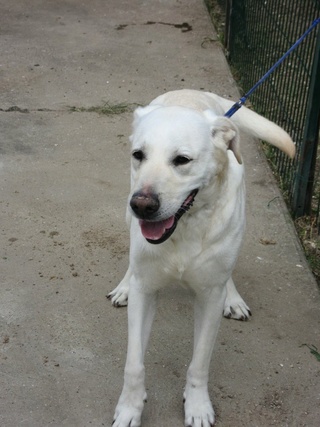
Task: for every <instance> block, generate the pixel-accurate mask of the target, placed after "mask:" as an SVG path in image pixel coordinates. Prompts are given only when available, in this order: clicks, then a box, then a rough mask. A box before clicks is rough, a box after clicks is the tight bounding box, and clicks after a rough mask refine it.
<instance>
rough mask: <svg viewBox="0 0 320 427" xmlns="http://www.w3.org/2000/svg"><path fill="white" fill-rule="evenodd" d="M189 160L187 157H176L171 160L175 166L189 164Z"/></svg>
mask: <svg viewBox="0 0 320 427" xmlns="http://www.w3.org/2000/svg"><path fill="white" fill-rule="evenodd" d="M190 162H191V159H190V158H189V157H187V156H177V157H175V158H174V159H173V164H174V165H175V166H182V165H186V164H187V163H190Z"/></svg>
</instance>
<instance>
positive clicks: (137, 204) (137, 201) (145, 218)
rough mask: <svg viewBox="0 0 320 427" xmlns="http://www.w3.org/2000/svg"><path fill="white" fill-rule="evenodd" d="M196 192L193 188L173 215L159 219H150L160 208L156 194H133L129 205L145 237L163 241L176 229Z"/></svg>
mask: <svg viewBox="0 0 320 427" xmlns="http://www.w3.org/2000/svg"><path fill="white" fill-rule="evenodd" d="M197 193H198V189H196V190H193V191H192V192H191V193H190V194H189V196H188V197H187V198H186V199H185V201H184V202H183V203H182V205H181V206H180V208H179V209H178V211H177V212H176V213H175V214H174V215H172V216H170V217H169V218H167V219H164V220H161V221H156V220H152V219H151V218H152V216H154V215H155V214H156V213H157V212H158V210H159V208H160V201H159V198H158V196H157V195H155V194H144V193H142V192H137V193H135V194H133V196H132V198H131V200H130V206H131V209H132V210H133V212H134V214H135V216H136V217H137V218H138V219H139V225H140V229H141V232H142V235H143V236H144V237H145V239H146V240H147V241H148V242H149V243H152V244H159V243H163V242H165V241H166V240H167V239H168V238H169V237H170V236H171V235H172V233H173V232H174V230H175V229H176V227H177V224H178V221H179V219H180V218H181V217H182V215H183V214H184V213H186V212H187V211H188V210H189V209H190V208H191V206H192V204H193V202H194V198H195V196H196V194H197Z"/></svg>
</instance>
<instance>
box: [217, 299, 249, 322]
mask: <svg viewBox="0 0 320 427" xmlns="http://www.w3.org/2000/svg"><path fill="white" fill-rule="evenodd" d="M223 315H224V317H227V318H228V319H236V320H248V319H249V317H250V316H251V311H250V308H249V307H248V306H247V304H246V303H245V302H244V301H243V299H242V298H241V297H240V295H239V296H237V297H233V298H228V297H227V298H226V302H225V305H224V310H223Z"/></svg>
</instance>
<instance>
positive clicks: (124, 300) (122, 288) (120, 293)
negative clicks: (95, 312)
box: [107, 282, 129, 307]
mask: <svg viewBox="0 0 320 427" xmlns="http://www.w3.org/2000/svg"><path fill="white" fill-rule="evenodd" d="M128 293H129V286H127V285H126V284H124V283H122V282H121V283H120V284H119V285H118V286H117V287H116V288H115V289H114V290H113V291H111V292H110V293H109V294H108V295H107V298H108V299H109V300H110V301H111V302H112V305H113V306H114V307H124V306H126V305H128Z"/></svg>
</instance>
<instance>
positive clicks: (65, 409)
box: [0, 0, 320, 427]
mask: <svg viewBox="0 0 320 427" xmlns="http://www.w3.org/2000/svg"><path fill="white" fill-rule="evenodd" d="M0 11H1V13H0V41H1V44H0V49H1V56H0V79H1V80H0V85H1V93H0V97H1V98H0V109H1V111H0V121H1V134H0V156H1V158H0V215H1V228H0V230H1V246H0V247H1V253H0V284H1V287H0V292H1V298H0V327H1V329H0V330H1V335H0V378H1V388H0V426H2V427H16V426H27V427H44V426H55V427H60V426H61V427H62V426H66V427H85V426H93V427H97V426H110V425H111V423H112V417H113V411H114V407H115V404H116V402H117V398H118V395H119V393H120V391H121V387H122V376H123V367H124V361H125V353H126V341H127V338H126V334H127V332H126V331H127V326H126V309H115V308H113V307H111V305H110V303H109V302H108V301H107V300H106V298H105V295H106V294H107V293H108V291H110V290H111V289H112V288H113V287H115V286H116V285H117V283H118V282H119V280H120V279H121V278H122V276H123V274H124V273H125V271H126V266H127V261H128V232H127V229H126V225H125V220H124V214H125V205H126V199H127V193H128V188H129V172H128V167H129V144H128V136H129V135H130V128H131V113H130V112H124V113H122V114H119V115H109V116H106V115H99V114H97V113H95V112H89V110H90V108H91V107H99V106H101V105H103V104H104V103H110V104H119V103H121V104H125V106H127V107H128V108H129V109H130V108H132V106H133V105H134V104H146V103H148V102H149V101H150V100H152V99H153V98H154V97H156V96H157V95H159V94H160V93H162V92H164V91H168V90H173V89H180V88H191V89H200V90H202V89H203V90H208V91H212V92H216V93H218V94H219V95H222V96H226V97H231V98H233V99H237V98H238V92H237V89H236V85H235V82H234V81H233V79H232V76H231V74H230V70H229V67H228V64H227V63H226V60H225V58H224V55H223V52H222V50H221V46H220V44H219V42H218V41H217V36H216V34H215V31H214V28H213V27H212V25H211V22H210V20H209V17H208V14H207V12H206V9H205V7H204V5H203V3H202V1H201V0H188V2H181V1H179V0H149V1H148V2H147V1H145V0H117V1H114V0H108V1H103V0H93V1H90V2H83V1H81V0H78V1H77V0H56V1H49V0H48V1H42V0H29V1H28V2H25V1H23V0H15V1H12V2H8V1H5V0H0ZM70 107H73V108H70ZM243 153H244V159H245V164H246V170H247V185H248V205H247V206H248V208H247V211H248V228H247V235H246V240H245V243H244V246H243V249H242V252H241V256H240V259H239V262H238V266H237V270H236V275H235V279H236V282H237V283H238V289H239V290H240V292H241V294H242V296H243V297H244V299H245V300H246V302H247V303H248V305H249V306H250V308H251V310H252V312H253V317H252V319H250V321H248V322H245V323H243V322H236V321H229V320H226V319H224V320H223V322H222V327H221V331H220V334H219V337H218V341H217V345H216V348H215V354H214V359H213V361H212V366H211V379H210V384H209V390H210V394H211V396H212V400H213V403H214V407H215V410H216V413H217V424H216V425H217V426H218V427H229V426H230V427H231V426H234V425H237V426H250V427H251V426H254V427H264V426H270V425H275V426H290V427H302V426H307V427H316V426H318V425H319V420H320V363H319V361H317V359H316V358H315V357H314V355H312V354H311V353H310V350H309V349H308V347H306V346H303V344H308V345H309V346H312V345H315V346H317V347H318V349H319V350H320V333H319V326H320V310H319V308H320V300H319V292H318V288H317V285H316V283H315V281H314V279H313V277H312V275H311V273H310V270H309V268H308V265H307V263H306V260H305V257H304V255H303V253H302V251H301V248H300V245H299V242H298V239H297V236H296V234H295V231H294V227H293V225H292V222H291V219H290V217H289V215H288V213H287V210H286V207H285V205H284V203H283V201H282V198H281V195H280V193H279V191H278V189H277V186H276V184H275V181H274V178H273V176H272V173H271V172H270V170H269V169H268V166H267V165H266V161H265V159H264V157H263V155H262V153H261V151H260V149H259V147H258V145H257V143H256V142H255V141H253V140H251V139H249V140H248V139H243ZM267 243H272V244H267ZM192 317H193V316H192V300H191V298H190V295H188V294H187V293H186V292H185V291H183V290H181V289H179V288H174V289H172V290H170V291H168V292H166V293H162V294H161V295H160V301H159V309H158V315H157V318H156V320H155V325H154V330H153V333H152V338H151V342H150V345H149V349H148V352H147V358H146V370H147V387H148V403H147V404H146V407H145V410H144V415H143V426H144V427H151V426H152V427H177V426H183V408H182V392H183V386H184V378H185V374H186V369H187V365H188V363H189V361H190V357H191V351H192V328H193V326H192Z"/></svg>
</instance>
